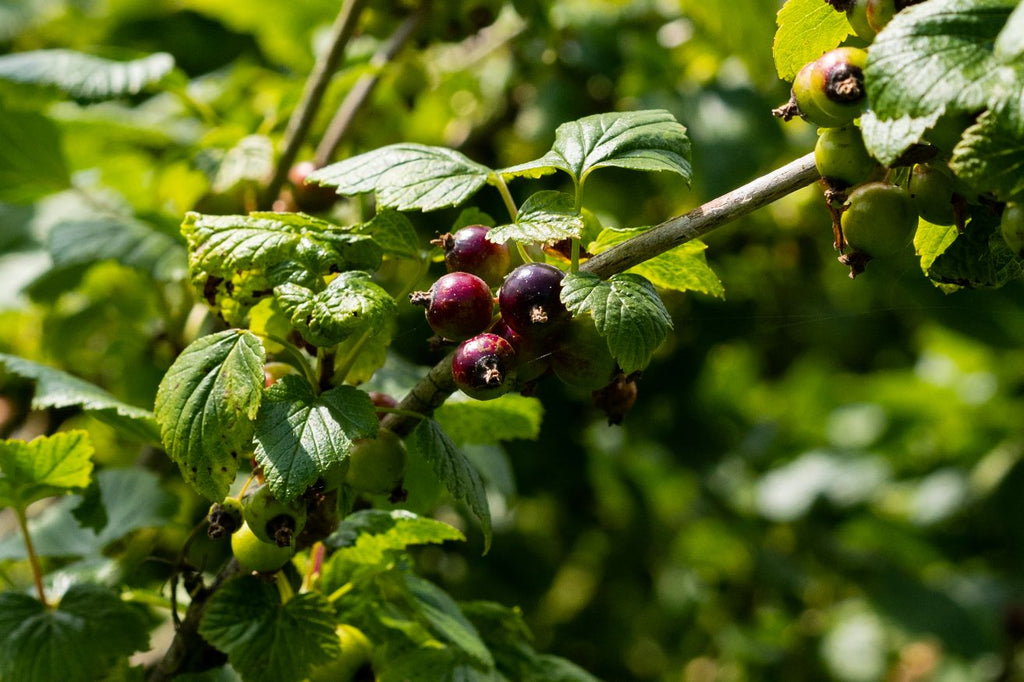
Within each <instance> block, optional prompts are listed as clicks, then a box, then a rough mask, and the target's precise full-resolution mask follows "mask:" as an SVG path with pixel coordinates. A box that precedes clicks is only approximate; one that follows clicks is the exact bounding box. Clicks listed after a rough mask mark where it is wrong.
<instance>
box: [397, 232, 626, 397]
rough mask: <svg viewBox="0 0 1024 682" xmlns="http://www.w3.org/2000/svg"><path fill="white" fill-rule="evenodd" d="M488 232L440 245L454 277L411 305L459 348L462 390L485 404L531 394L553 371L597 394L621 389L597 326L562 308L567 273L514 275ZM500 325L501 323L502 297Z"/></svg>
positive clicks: (519, 271) (533, 269)
mask: <svg viewBox="0 0 1024 682" xmlns="http://www.w3.org/2000/svg"><path fill="white" fill-rule="evenodd" d="M488 232H489V228H487V227H486V226H483V225H471V226H469V227H463V228H461V229H460V230H458V231H457V232H455V233H454V234H446V235H444V236H442V237H441V238H440V239H438V240H436V242H435V243H437V244H438V245H439V246H441V247H442V248H443V249H444V252H445V263H446V265H447V268H448V274H446V275H443V276H442V277H441V278H439V279H438V280H437V281H436V282H435V283H434V285H433V286H432V287H431V288H430V290H429V291H420V292H415V293H413V294H412V295H411V296H410V300H411V301H412V302H413V303H415V304H419V305H423V306H425V307H426V318H427V323H428V324H429V325H430V327H431V329H433V330H434V332H436V333H437V335H438V336H440V337H441V338H442V339H444V340H446V341H451V342H458V343H459V346H458V347H457V348H456V350H455V354H454V356H453V359H452V376H453V378H454V380H455V385H456V386H457V387H458V388H459V389H460V390H461V391H462V392H463V393H465V394H466V395H468V396H470V397H472V398H476V399H478V400H489V399H491V398H496V397H498V396H500V395H502V394H504V393H507V392H508V391H510V390H512V389H513V388H517V389H520V390H522V389H524V388H528V387H529V386H530V385H531V384H532V383H533V382H535V381H536V380H538V379H539V378H540V377H541V376H543V375H545V374H547V373H548V372H549V371H550V372H552V373H554V374H555V375H556V376H557V377H558V378H559V379H561V380H562V381H564V382H565V383H567V384H570V385H573V386H579V387H582V388H587V389H590V390H597V389H601V388H603V387H605V386H608V385H609V384H610V383H612V382H613V379H615V375H616V371H615V370H616V366H615V360H614V359H613V358H612V356H611V354H610V353H609V351H608V346H607V343H606V342H605V340H604V339H603V338H602V337H601V335H600V334H599V333H598V331H597V327H596V326H595V325H594V322H593V320H591V319H588V318H586V317H582V318H572V317H571V316H570V314H569V312H568V311H567V310H566V308H565V305H564V304H563V303H562V301H561V288H562V279H563V278H564V277H565V273H563V272H562V271H561V270H559V269H558V268H556V267H555V266H553V265H549V264H547V263H526V264H523V265H520V266H519V267H517V268H515V269H514V270H512V271H511V272H509V273H508V274H507V275H506V274H505V273H506V272H507V271H508V268H509V265H510V260H511V258H510V254H509V251H508V248H507V247H506V246H504V245H503V244H496V243H494V242H492V241H490V240H488V239H487V233H488ZM492 287H498V295H497V305H498V313H499V315H500V317H499V318H498V319H497V320H495V319H494V318H495V315H494V304H495V296H494V294H493V293H492Z"/></svg>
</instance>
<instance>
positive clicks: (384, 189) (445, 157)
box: [307, 143, 491, 211]
mask: <svg viewBox="0 0 1024 682" xmlns="http://www.w3.org/2000/svg"><path fill="white" fill-rule="evenodd" d="M490 173H491V169H490V168H488V167H487V166H482V165H480V164H479V163H476V162H475V161H472V160H470V159H469V158H468V157H466V156H465V155H463V154H460V153H459V152H457V151H454V150H452V149H448V148H446V147H430V146H427V145H422V144H412V143H403V144H392V145H388V146H387V147H381V148H380V149H375V150H373V151H371V152H366V153H365V154H359V155H358V156H353V157H352V158H350V159H345V160H344V161H339V162H338V163H333V164H331V165H329V166H324V167H323V168H320V169H319V170H316V171H314V172H313V173H311V174H310V175H309V177H308V178H307V182H315V183H318V184H321V185H326V186H328V187H336V188H337V190H338V194H362V193H364V192H374V193H375V194H376V197H377V204H378V205H380V206H382V207H385V208H395V209H398V210H399V211H409V210H413V209H418V210H421V211H433V210H436V209H439V208H446V207H448V206H458V205H459V204H461V203H462V202H464V201H465V200H466V199H468V198H469V197H471V196H472V195H473V194H475V193H476V191H477V190H479V189H480V188H481V187H483V185H484V183H485V182H487V178H488V176H489V175H490Z"/></svg>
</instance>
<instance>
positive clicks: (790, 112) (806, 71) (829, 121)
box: [772, 62, 845, 128]
mask: <svg viewBox="0 0 1024 682" xmlns="http://www.w3.org/2000/svg"><path fill="white" fill-rule="evenodd" d="M815 64H816V62H808V63H807V64H804V66H803V68H802V69H800V71H799V72H798V73H797V74H796V78H795V79H794V80H793V87H792V89H791V90H790V95H789V101H788V102H786V103H785V104H783V105H782V106H781V107H779V108H777V109H772V114H773V115H775V116H776V117H778V118H781V119H783V120H784V121H788V120H790V119H791V118H793V117H794V116H800V117H801V118H803V119H804V120H805V121H809V122H811V123H814V124H815V125H819V126H821V127H823V128H834V127H836V126H841V125H843V123H845V121H843V120H842V119H838V118H835V117H834V116H831V115H829V114H827V113H825V111H824V110H823V109H822V108H821V107H820V106H818V102H817V99H816V98H815V97H814V95H813V88H814V85H813V84H812V82H811V75H812V73H813V72H814V68H815Z"/></svg>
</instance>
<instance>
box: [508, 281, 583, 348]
mask: <svg viewBox="0 0 1024 682" xmlns="http://www.w3.org/2000/svg"><path fill="white" fill-rule="evenodd" d="M563 277H565V273H563V272H562V271H561V270H559V269H558V268H556V267H555V266H553V265H548V264H546V263H527V264H525V265H520V266H519V267H518V268H516V269H515V270H513V271H512V272H510V273H509V275H508V277H506V278H505V282H504V283H503V284H502V285H501V291H499V292H498V307H499V309H500V310H501V317H502V319H503V320H505V323H506V324H508V326H509V327H511V328H512V329H513V330H514V331H515V332H516V333H518V334H521V335H522V336H524V337H526V338H528V339H535V338H539V337H541V336H543V335H545V334H547V333H548V332H549V331H551V330H552V329H554V328H556V327H558V326H559V324H560V323H561V322H563V321H564V320H565V319H567V318H568V316H569V313H568V311H567V310H566V309H565V305H564V304H563V303H562V299H561V298H560V295H561V293H562V278H563Z"/></svg>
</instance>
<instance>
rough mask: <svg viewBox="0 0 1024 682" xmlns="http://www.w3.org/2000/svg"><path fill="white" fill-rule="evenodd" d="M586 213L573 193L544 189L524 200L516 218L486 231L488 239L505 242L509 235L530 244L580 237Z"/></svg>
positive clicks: (498, 242)
mask: <svg viewBox="0 0 1024 682" xmlns="http://www.w3.org/2000/svg"><path fill="white" fill-rule="evenodd" d="M582 233H583V217H582V216H581V215H580V213H579V211H577V210H576V207H575V205H574V202H573V198H572V195H571V194H566V193H565V192H556V191H554V190H541V191H540V192H537V193H535V194H532V195H530V197H529V198H528V199H527V200H526V201H524V202H523V205H522V207H521V208H520V209H519V213H518V214H517V215H516V221H515V222H514V223H512V224H510V225H500V226H498V227H495V228H494V229H492V230H491V231H490V232H488V233H487V239H488V240H490V241H492V242H495V243H497V244H504V243H505V242H507V241H508V240H510V239H513V240H515V241H517V242H523V243H527V244H548V243H551V242H557V241H561V240H562V239H570V238H575V239H579V237H580V235H581V234H582Z"/></svg>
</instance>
